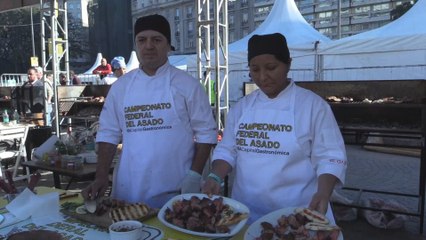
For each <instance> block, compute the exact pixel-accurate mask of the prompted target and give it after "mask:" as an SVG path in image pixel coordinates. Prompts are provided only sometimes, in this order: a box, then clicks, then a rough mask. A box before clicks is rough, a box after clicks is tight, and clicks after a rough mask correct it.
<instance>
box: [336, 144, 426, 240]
mask: <svg viewBox="0 0 426 240" xmlns="http://www.w3.org/2000/svg"><path fill="white" fill-rule="evenodd" d="M347 155H348V160H349V163H348V170H347V176H346V183H345V186H349V187H355V188H363V189H373V190H381V191H389V192H399V193H408V194H417V192H418V189H419V186H418V181H419V169H420V159H419V158H415V157H406V156H401V155H393V154H384V153H379V152H372V151H366V150H364V149H363V148H362V147H360V146H347ZM341 193H342V194H343V195H344V196H346V197H347V198H348V199H351V200H356V198H357V195H356V194H355V193H354V192H348V191H341ZM368 198H380V199H383V200H390V199H392V200H394V201H397V202H398V203H399V204H401V205H402V206H404V207H405V208H407V209H409V210H410V211H413V212H415V211H416V210H417V206H418V201H417V198H408V197H398V196H393V195H383V194H366V193H363V194H362V195H361V200H365V199H368ZM358 213H359V214H358V215H362V214H361V212H358ZM404 217H406V221H405V224H404V227H403V228H401V229H396V230H389V229H388V230H386V229H380V228H376V227H373V226H372V225H370V224H369V223H368V222H367V221H366V220H365V218H364V217H362V216H359V217H358V218H357V220H355V221H350V222H343V221H340V222H339V223H338V224H339V225H340V226H341V227H342V228H343V232H344V235H345V239H346V240H361V239H363V240H367V239H368V240H369V239H372V240H373V239H374V240H375V239H377V240H381V239H388V240H397V239H398V240H399V239H404V240H417V239H426V237H425V236H426V235H425V234H423V236H422V235H421V234H420V233H419V230H420V226H419V224H420V223H419V218H418V217H407V216H404ZM425 230H426V228H425Z"/></svg>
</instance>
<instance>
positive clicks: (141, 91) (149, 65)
mask: <svg viewBox="0 0 426 240" xmlns="http://www.w3.org/2000/svg"><path fill="white" fill-rule="evenodd" d="M134 36H135V45H136V50H137V53H138V58H139V62H140V67H139V69H135V70H133V71H131V72H129V73H126V74H125V75H123V76H122V77H120V78H119V79H118V80H117V81H116V82H115V83H114V84H113V85H111V88H110V90H109V92H108V96H107V98H106V101H105V103H104V107H103V109H102V112H101V116H100V119H99V124H100V125H99V130H98V132H97V135H96V142H97V144H98V166H97V170H96V178H95V180H94V182H93V183H92V184H90V185H89V186H88V187H87V188H85V189H84V190H83V191H82V194H83V197H84V198H85V199H95V198H97V197H100V196H103V194H104V193H105V191H106V189H107V188H108V187H109V178H108V175H109V170H110V166H111V163H112V160H113V157H114V154H115V152H116V149H117V144H119V143H121V142H122V145H123V149H122V152H121V156H120V160H119V163H118V164H117V165H115V168H116V169H117V170H116V169H114V170H115V171H116V174H115V175H114V177H113V184H112V193H111V196H112V198H114V199H118V200H124V201H126V202H132V203H135V202H145V203H147V204H148V205H150V206H152V207H161V206H162V205H163V204H164V203H165V202H166V201H168V200H169V199H170V198H172V197H173V196H172V195H167V194H164V193H167V192H168V191H176V190H179V191H181V192H182V193H195V192H200V191H201V173H202V171H203V169H204V165H205V163H206V161H207V159H208V157H209V154H210V150H211V147H212V146H213V145H214V144H215V143H216V141H217V129H216V124H215V121H214V119H213V114H212V112H211V107H210V104H209V101H208V98H207V95H206V92H205V91H204V89H203V87H202V85H201V84H200V82H199V81H198V80H197V79H195V78H193V77H192V76H190V75H189V74H188V73H186V72H184V71H182V70H179V69H177V68H175V67H174V66H172V65H171V64H170V63H169V61H168V52H169V51H171V50H174V47H173V46H171V34H170V25H169V23H168V21H167V20H166V18H164V17H163V16H161V15H149V16H144V17H141V18H139V19H137V21H136V23H135V25H134Z"/></svg>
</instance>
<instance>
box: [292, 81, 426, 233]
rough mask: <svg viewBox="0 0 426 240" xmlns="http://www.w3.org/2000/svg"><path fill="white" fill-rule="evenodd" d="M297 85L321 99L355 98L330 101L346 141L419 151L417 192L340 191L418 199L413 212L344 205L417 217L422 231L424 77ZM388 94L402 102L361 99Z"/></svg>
mask: <svg viewBox="0 0 426 240" xmlns="http://www.w3.org/2000/svg"><path fill="white" fill-rule="evenodd" d="M298 85H299V86H302V87H304V88H307V89H310V90H312V91H313V92H315V93H317V94H318V95H320V96H322V97H323V98H324V99H326V98H327V97H329V96H337V97H348V98H352V99H354V102H348V103H330V106H331V108H332V110H333V113H334V115H335V117H336V120H337V122H338V124H339V126H340V129H341V132H342V135H343V136H344V139H345V143H346V144H356V145H363V146H367V147H369V146H375V147H386V148H391V149H392V148H403V149H412V150H418V152H419V158H420V169H419V171H420V177H419V188H418V192H417V193H413V194H405V193H399V192H386V191H378V190H374V189H359V188H352V187H344V188H343V190H348V191H358V192H359V196H360V195H361V193H364V192H366V193H377V194H385V195H386V194H387V195H395V196H405V197H411V198H416V199H418V202H419V204H418V206H419V207H418V209H417V211H415V212H402V211H391V210H385V209H380V208H372V207H366V206H362V205H361V204H360V203H354V204H344V205H345V206H348V207H355V208H360V209H368V210H373V211H384V212H389V213H397V214H405V215H410V216H416V217H419V218H420V232H421V233H422V232H423V223H424V212H425V209H424V205H425V183H426V178H425V172H426V147H425V145H426V144H425V138H426V80H401V81H349V82H347V81H337V82H298ZM387 97H393V98H396V99H403V100H404V101H401V102H398V103H394V102H388V103H363V102H362V100H363V99H366V98H368V99H371V100H375V99H383V98H387ZM370 137H380V138H383V139H392V141H389V140H388V141H384V142H369V141H368V139H369V138H370ZM398 139H399V141H398ZM334 204H338V203H334ZM339 204H340V203H339ZM340 205H342V204H340Z"/></svg>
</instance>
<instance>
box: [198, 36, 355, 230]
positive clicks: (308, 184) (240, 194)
mask: <svg viewBox="0 0 426 240" xmlns="http://www.w3.org/2000/svg"><path fill="white" fill-rule="evenodd" d="M248 63H249V64H248V65H249V70H250V75H251V78H252V79H253V81H254V82H255V83H256V85H257V86H258V87H259V89H258V90H255V91H253V92H252V93H251V94H249V95H247V96H245V97H244V98H242V99H241V100H240V101H239V102H238V103H237V104H236V105H235V106H234V107H233V108H232V109H231V111H230V112H229V115H228V117H227V121H226V127H225V130H224V136H223V139H222V141H221V142H220V143H219V144H218V146H217V147H216V148H215V150H214V152H213V156H212V159H213V163H212V169H211V172H210V174H209V175H208V178H207V180H206V183H205V185H204V186H203V192H204V193H207V194H219V193H220V188H221V183H222V182H223V179H224V178H225V176H227V175H228V174H229V173H230V172H231V171H234V173H235V179H234V182H233V188H232V198H234V199H236V200H237V201H240V202H242V203H244V204H246V205H247V206H248V207H249V209H250V219H249V222H253V221H255V220H257V219H258V218H260V217H262V216H263V215H265V214H268V213H270V212H272V211H274V210H278V209H281V208H286V207H290V206H291V207H309V208H311V209H314V210H317V211H319V212H321V213H323V214H326V216H327V217H328V218H329V219H330V221H332V222H334V219H333V214H332V212H331V208H330V206H329V201H330V196H331V194H332V191H333V189H334V187H335V186H336V185H341V184H343V182H344V180H345V173H346V167H347V160H346V152H345V145H344V142H343V138H342V135H341V133H340V130H339V127H338V125H337V123H336V120H335V118H334V115H333V112H332V110H331V108H330V106H329V105H328V104H327V102H325V101H324V100H323V99H322V98H321V97H320V96H318V95H316V94H315V93H313V92H311V91H309V90H307V89H304V88H301V87H299V86H297V85H296V84H295V82H293V81H291V80H289V79H288V78H287V74H288V72H289V70H290V66H291V58H290V52H289V49H288V47H287V41H286V39H285V37H284V36H283V35H281V34H279V33H275V34H268V35H254V36H252V37H251V38H250V40H249V42H248Z"/></svg>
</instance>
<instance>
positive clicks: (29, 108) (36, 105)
mask: <svg viewBox="0 0 426 240" xmlns="http://www.w3.org/2000/svg"><path fill="white" fill-rule="evenodd" d="M27 74H28V75H27V76H28V81H26V82H25V83H24V84H23V85H22V86H21V88H20V91H21V92H20V112H21V113H22V114H28V113H42V112H43V110H44V101H45V97H44V83H43V80H39V73H38V71H37V69H36V67H30V68H29V69H28V72H27Z"/></svg>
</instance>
